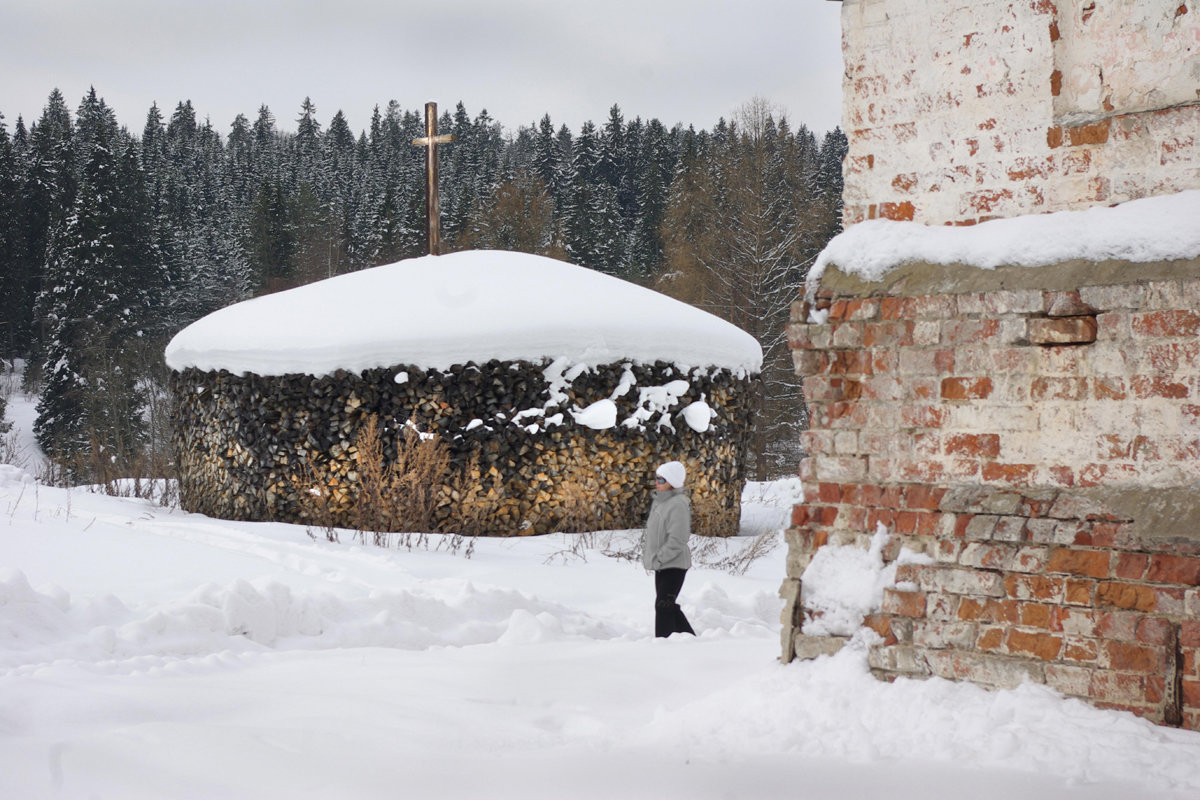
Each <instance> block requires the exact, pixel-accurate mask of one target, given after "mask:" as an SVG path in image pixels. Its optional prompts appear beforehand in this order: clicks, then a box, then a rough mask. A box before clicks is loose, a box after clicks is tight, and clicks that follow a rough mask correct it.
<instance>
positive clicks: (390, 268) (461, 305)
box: [166, 250, 762, 375]
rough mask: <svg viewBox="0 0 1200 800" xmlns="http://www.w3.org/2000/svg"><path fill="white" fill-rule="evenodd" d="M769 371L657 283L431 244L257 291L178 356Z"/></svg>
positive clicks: (324, 365) (727, 332)
mask: <svg viewBox="0 0 1200 800" xmlns="http://www.w3.org/2000/svg"><path fill="white" fill-rule="evenodd" d="M560 358H567V359H569V360H570V361H572V362H574V363H579V364H588V365H595V364H605V363H613V362H618V361H635V362H642V363H653V362H655V361H667V362H671V363H674V364H676V365H678V366H680V367H685V368H688V367H721V368H726V369H729V370H732V371H735V372H742V373H754V372H758V371H759V369H760V367H761V365H762V349H761V348H760V347H759V344H758V342H757V341H756V340H755V339H754V337H752V336H751V335H750V334H748V333H746V332H745V331H743V330H741V329H740V328H738V327H736V326H734V325H732V324H730V323H728V322H726V321H724V320H722V319H720V318H718V317H715V316H713V315H712V314H709V313H707V312H705V311H701V310H700V309H698V308H695V307H693V306H689V305H687V304H686V303H682V302H679V301H678V300H674V299H672V298H670V297H667V296H665V295H663V294H660V293H658V292H655V291H652V290H650V289H646V288H643V287H641V286H637V285H635V284H632V283H629V282H627V281H623V280H620V279H618V278H614V277H612V276H609V275H605V274H603V273H600V272H596V271H594V270H590V269H587V268H584V267H578V266H575V265H573V264H568V263H566V262H563V261H557V260H554V259H551V258H546V257H544V256H536V255H530V254H527V253H512V252H506V251H499V250H473V251H466V252H461V253H452V254H449V255H444V256H425V257H423V258H413V259H407V260H404V261H399V262H396V263H394V264H388V265H385V266H381V267H375V268H372V269H366V270H362V271H361V272H353V273H349V274H346V275H339V276H337V277H334V278H329V279H327V280H323V281H318V282H316V283H311V284H308V285H306V286H300V287H298V288H295V289H290V290H288V291H284V292H279V293H276V294H270V295H265V296H263V297H257V298H254V299H253V300H247V301H245V302H242V303H237V304H235V305H232V306H229V307H227V308H223V309H221V310H219V311H216V312H214V313H212V314H209V315H208V316H206V317H204V318H203V319H200V320H198V321H197V322H195V323H193V324H192V325H190V326H188V327H187V328H185V329H184V330H182V331H180V332H179V334H177V335H176V336H175V338H174V339H172V340H171V343H170V344H169V345H168V346H167V349H166V360H167V365H168V366H169V367H171V369H173V370H176V371H181V370H184V369H187V368H189V367H193V368H197V369H201V370H205V371H215V370H221V369H224V370H228V371H229V372H232V373H235V374H240V373H247V372H249V373H255V374H258V375H286V374H293V373H306V374H310V375H326V374H330V373H332V372H335V371H337V370H339V369H341V370H346V371H349V372H360V371H362V370H366V369H372V368H376V367H388V366H393V365H397V364H408V365H413V366H416V367H420V368H424V369H443V370H444V369H447V368H449V367H451V366H453V365H455V364H465V363H467V362H475V363H483V362H486V361H490V360H492V359H497V360H523V361H531V362H536V361H541V360H542V359H560Z"/></svg>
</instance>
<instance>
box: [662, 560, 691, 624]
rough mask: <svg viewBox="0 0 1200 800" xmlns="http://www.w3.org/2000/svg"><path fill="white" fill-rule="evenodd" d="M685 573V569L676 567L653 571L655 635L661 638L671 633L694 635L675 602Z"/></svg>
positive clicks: (681, 610)
mask: <svg viewBox="0 0 1200 800" xmlns="http://www.w3.org/2000/svg"><path fill="white" fill-rule="evenodd" d="M685 575H687V570H686V569H679V568H677V567H676V568H671V569H660V570H656V571H655V573H654V635H655V636H658V637H660V638H661V637H666V636H670V635H671V634H672V633H690V634H692V635H693V636H695V635H696V632H695V631H694V630H692V626H691V624H690V623H689V622H688V619H687V617H685V616H684V615H683V609H682V608H680V607H679V603H677V602H675V600H676V598H678V597H679V590H680V589H682V588H683V578H684V576H685Z"/></svg>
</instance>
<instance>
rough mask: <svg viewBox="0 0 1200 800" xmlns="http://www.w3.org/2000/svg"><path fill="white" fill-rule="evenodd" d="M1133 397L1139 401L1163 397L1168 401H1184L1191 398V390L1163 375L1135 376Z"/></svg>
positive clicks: (1185, 385) (1184, 384)
mask: <svg viewBox="0 0 1200 800" xmlns="http://www.w3.org/2000/svg"><path fill="white" fill-rule="evenodd" d="M1132 389H1133V396H1134V397H1136V398H1138V399H1139V400H1147V399H1151V398H1156V397H1165V398H1167V399H1168V400H1184V399H1187V398H1189V397H1191V394H1192V392H1191V388H1190V387H1189V386H1188V385H1187V384H1186V383H1183V382H1180V381H1173V380H1171V379H1169V378H1167V377H1165V376H1163V375H1135V376H1134V377H1133V385H1132Z"/></svg>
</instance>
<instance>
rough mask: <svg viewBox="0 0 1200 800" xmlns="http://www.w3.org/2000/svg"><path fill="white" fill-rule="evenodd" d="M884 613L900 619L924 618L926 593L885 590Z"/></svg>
mask: <svg viewBox="0 0 1200 800" xmlns="http://www.w3.org/2000/svg"><path fill="white" fill-rule="evenodd" d="M883 613H885V614H895V615H896V616H900V617H924V616H925V593H924V592H903V591H900V590H898V589H884V590H883Z"/></svg>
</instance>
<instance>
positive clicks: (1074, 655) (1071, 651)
mask: <svg viewBox="0 0 1200 800" xmlns="http://www.w3.org/2000/svg"><path fill="white" fill-rule="evenodd" d="M1099 655H1100V652H1099V648H1098V647H1097V646H1096V642H1094V641H1091V640H1088V639H1079V640H1075V639H1068V640H1067V642H1066V647H1065V648H1064V649H1063V654H1062V657H1063V658H1064V659H1066V660H1068V661H1079V662H1084V663H1091V662H1094V661H1095V660H1096V658H1097V657H1098V656H1099Z"/></svg>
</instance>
